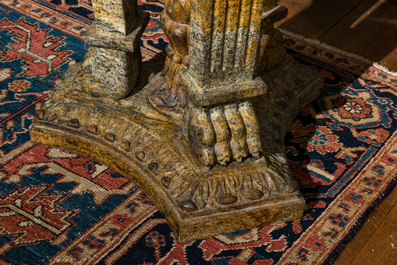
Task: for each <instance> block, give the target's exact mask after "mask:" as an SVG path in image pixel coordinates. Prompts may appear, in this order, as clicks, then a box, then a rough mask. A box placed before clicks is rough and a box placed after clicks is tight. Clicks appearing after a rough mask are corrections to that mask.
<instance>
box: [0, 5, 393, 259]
mask: <svg viewBox="0 0 397 265" xmlns="http://www.w3.org/2000/svg"><path fill="white" fill-rule="evenodd" d="M139 6H140V9H141V10H144V11H147V12H149V13H150V15H151V20H150V22H149V25H148V27H147V29H146V30H145V33H144V35H143V37H142V41H141V46H142V56H143V59H144V61H150V60H159V59H162V58H164V48H165V46H166V45H167V43H168V40H167V38H166V37H165V35H164V34H163V32H162V30H161V27H160V24H159V21H160V19H159V15H160V12H161V11H162V10H163V8H164V4H163V2H162V1H156V0H142V1H140V2H139ZM92 19H93V14H92V9H91V3H90V1H89V0H62V1H61V0H31V1H29V0H2V1H1V3H0V264H2V265H3V264H4V265H5V264H59V265H61V264H84V265H87V264H329V263H332V261H333V260H334V259H335V258H336V257H337V256H338V254H339V253H340V251H341V250H342V249H343V247H344V245H345V244H346V243H347V242H348V241H349V240H350V239H351V238H352V237H353V236H354V234H355V233H356V232H357V230H358V229H359V227H360V225H361V224H362V223H363V222H364V221H365V218H366V217H367V216H368V215H369V213H370V212H371V210H372V209H373V208H374V207H375V206H376V205H378V204H379V203H380V202H381V200H382V199H383V198H384V197H385V196H386V195H387V194H388V193H389V192H390V191H391V190H392V188H393V187H394V186H395V184H396V176H397V163H396V160H397V132H396V131H397V130H396V129H397V115H396V113H397V75H396V74H393V73H390V72H388V71H387V70H385V69H384V68H382V67H381V66H379V65H371V64H369V63H368V62H366V61H365V60H363V59H361V58H357V57H355V56H353V55H349V54H346V53H344V52H342V51H339V50H335V49H332V48H330V47H327V46H325V45H322V44H320V43H317V42H314V41H309V40H306V39H304V38H301V37H298V36H295V35H294V34H292V33H288V32H283V35H284V44H285V45H286V47H287V49H288V53H289V54H290V56H292V58H293V59H294V60H296V61H298V62H300V63H302V64H306V65H310V66H313V67H316V68H317V69H318V71H319V73H320V74H321V75H322V76H323V77H324V80H325V85H324V89H323V91H322V94H321V96H320V97H319V98H318V99H317V100H315V101H313V102H312V103H311V104H310V105H308V106H307V107H305V108H304V109H303V110H302V111H301V113H300V114H299V115H298V117H297V118H296V119H295V121H294V122H293V124H292V127H291V128H290V130H289V132H288V134H287V137H286V139H285V143H286V151H287V155H288V160H289V163H290V165H291V169H292V171H293V175H294V177H295V178H296V180H297V181H298V183H299V186H300V189H301V191H302V193H303V195H304V198H305V200H306V203H307V209H306V211H305V214H304V216H303V217H302V218H301V219H300V220H296V221H293V222H287V223H279V224H274V225H270V226H265V227H260V228H256V229H252V230H247V231H242V232H237V233H231V234H225V235H220V236H216V237H212V238H206V239H203V240H197V241H191V242H187V243H179V242H177V241H176V240H175V237H174V235H173V233H172V232H171V230H170V228H169V226H168V224H167V223H166V221H165V219H164V218H163V216H162V215H161V213H160V212H159V211H158V210H157V209H156V207H155V206H154V205H153V204H152V202H151V201H150V199H149V198H148V197H147V196H146V195H145V194H143V193H142V192H141V190H140V189H139V188H138V187H137V186H136V185H135V184H134V183H133V182H131V181H130V180H129V179H127V178H126V177H124V176H122V175H120V174H119V173H117V172H115V171H114V170H112V169H111V168H108V167H107V166H105V165H102V164H100V163H98V162H95V161H92V160H90V159H86V158H84V157H81V156H79V155H76V154H72V153H68V152H64V151H61V150H59V149H55V148H48V147H44V146H40V145H35V144H33V143H32V142H31V141H30V138H29V132H28V128H29V125H30V124H31V123H32V121H33V119H34V113H35V109H37V108H38V107H39V106H40V105H41V104H43V102H45V100H46V99H47V93H48V91H49V90H51V89H52V88H53V87H54V85H55V82H56V80H57V79H58V78H61V77H62V75H63V73H64V72H65V70H66V69H67V65H68V63H70V62H71V61H72V60H79V61H82V60H83V58H84V54H85V52H86V51H87V48H88V47H87V46H85V44H84V41H83V36H84V34H85V31H86V30H87V29H88V27H89V25H90V24H91V21H92Z"/></svg>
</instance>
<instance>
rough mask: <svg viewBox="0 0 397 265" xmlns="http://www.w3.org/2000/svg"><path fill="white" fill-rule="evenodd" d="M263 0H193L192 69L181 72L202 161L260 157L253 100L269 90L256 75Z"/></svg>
mask: <svg viewBox="0 0 397 265" xmlns="http://www.w3.org/2000/svg"><path fill="white" fill-rule="evenodd" d="M263 8H264V6H263V1H262V0H253V1H248V0H228V1H226V0H209V1H202V0H191V20H190V39H189V44H190V46H189V69H188V70H184V71H180V72H179V73H178V75H179V80H180V82H181V84H182V85H183V87H184V89H185V90H186V92H187V94H188V97H189V111H190V112H189V121H188V138H189V142H190V144H191V147H192V149H193V151H194V152H195V153H196V156H197V158H198V159H199V161H200V162H201V163H202V164H204V165H213V164H215V163H220V164H223V165H226V164H227V163H228V162H231V161H232V160H236V161H242V160H243V159H244V158H245V157H247V156H249V155H253V156H255V157H259V155H260V153H261V142H260V137H259V126H258V122H257V120H256V116H255V112H254V110H253V107H252V104H251V101H250V98H252V97H255V96H259V95H263V94H265V93H266V89H267V87H266V84H265V83H264V82H263V81H262V79H260V78H255V77H254V68H255V61H256V53H257V49H258V42H259V33H260V25H261V15H262V12H263Z"/></svg>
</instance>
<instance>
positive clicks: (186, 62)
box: [182, 55, 189, 66]
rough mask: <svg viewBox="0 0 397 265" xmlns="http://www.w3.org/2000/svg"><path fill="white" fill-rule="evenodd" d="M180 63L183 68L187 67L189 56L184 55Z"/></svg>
mask: <svg viewBox="0 0 397 265" xmlns="http://www.w3.org/2000/svg"><path fill="white" fill-rule="evenodd" d="M182 63H183V64H184V65H185V66H189V55H186V56H185V57H183V58H182Z"/></svg>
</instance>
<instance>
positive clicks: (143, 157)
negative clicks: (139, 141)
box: [135, 151, 145, 162]
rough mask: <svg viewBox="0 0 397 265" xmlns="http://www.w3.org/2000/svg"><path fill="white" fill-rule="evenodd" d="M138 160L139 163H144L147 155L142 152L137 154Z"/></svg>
mask: <svg viewBox="0 0 397 265" xmlns="http://www.w3.org/2000/svg"><path fill="white" fill-rule="evenodd" d="M135 156H136V158H138V160H139V161H141V162H143V160H144V159H145V153H144V152H142V151H139V152H136V153H135Z"/></svg>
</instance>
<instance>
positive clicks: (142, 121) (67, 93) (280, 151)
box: [30, 0, 322, 241]
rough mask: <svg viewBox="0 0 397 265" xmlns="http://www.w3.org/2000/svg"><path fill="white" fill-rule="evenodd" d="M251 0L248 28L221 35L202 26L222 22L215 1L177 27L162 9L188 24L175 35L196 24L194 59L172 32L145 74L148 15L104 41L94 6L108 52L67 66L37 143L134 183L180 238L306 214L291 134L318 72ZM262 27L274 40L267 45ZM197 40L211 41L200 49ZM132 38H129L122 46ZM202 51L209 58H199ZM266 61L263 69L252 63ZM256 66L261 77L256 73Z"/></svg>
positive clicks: (316, 85) (40, 119) (44, 112)
mask: <svg viewBox="0 0 397 265" xmlns="http://www.w3.org/2000/svg"><path fill="white" fill-rule="evenodd" d="M101 1H102V0H101ZM101 1H99V0H97V1H96V2H98V3H102V2H101ZM214 1H222V0H214ZM116 2H117V1H116ZM243 2H244V1H243ZM254 2H255V3H253V4H252V9H250V8H251V5H250V3H248V2H247V3H242V4H241V8H243V9H242V10H243V11H241V12H240V13H239V14H240V18H239V19H240V21H241V23H237V25H234V24H233V23H232V22H230V23H229V22H226V24H225V25H224V27H223V26H222V23H223V22H222V23H221V22H219V23H218V24H217V25H216V27H218V28H215V30H213V31H208V30H206V29H207V27H209V28H211V27H212V26H214V25H207V24H205V23H207V22H203V20H202V17H200V15H205V16H207V15H208V14H206V13H205V10H204V9H205V6H204V7H203V8H204V9H202V8H201V9H200V8H199V7H200V5H208V3H207V2H205V3H204V2H203V1H201V0H192V5H193V6H194V8H192V13H193V14H192V20H191V21H189V19H190V17H189V19H185V20H183V21H182V22H184V23H187V24H183V25H184V26H183V25H182V24H181V23H180V22H173V20H172V19H176V17H177V16H176V17H175V16H174V17H173V16H172V15H170V14H168V15H167V14H166V15H163V19H162V21H166V24H167V23H168V24H167V25H168V26H165V27H166V28H165V29H166V32H168V33H169V34H171V33H175V32H176V30H172V28H173V27H176V26H175V25H174V24H175V23H179V24H181V25H182V26H180V25H179V24H178V25H179V26H178V27H179V29H181V28H182V29H183V30H181V31H178V32H179V33H178V34H180V35H178V36H179V37H181V36H182V37H183V36H185V37H184V39H185V40H186V39H187V38H188V36H187V35H186V34H188V33H189V31H188V30H189V25H188V24H189V23H190V27H194V28H195V31H190V46H189V54H190V55H191V56H190V62H189V56H188V55H187V50H188V49H187V47H186V45H187V43H186V42H182V43H181V42H179V44H178V42H177V41H175V39H173V38H176V37H175V36H176V35H175V34H176V33H175V34H174V35H172V34H171V35H170V36H169V38H170V40H171V44H172V43H173V45H174V46H170V47H168V48H167V54H168V57H167V60H166V62H165V68H164V70H162V71H161V72H160V71H157V70H155V69H161V68H162V66H161V65H160V66H159V65H156V64H143V65H142V67H140V72H141V74H140V79H139V80H138V81H136V78H135V77H136V76H137V72H136V71H137V67H138V66H137V65H138V64H137V63H136V58H138V57H137V56H139V49H137V47H136V43H137V38H139V34H141V32H142V28H143V27H144V25H145V23H146V22H147V20H146V18H145V16H144V15H143V14H139V13H137V12H136V8H135V9H134V8H132V10H133V14H135V16H136V17H135V20H133V21H135V22H134V23H133V22H131V21H130V22H129V23H130V24H131V25H133V27H132V28H133V30H132V31H125V32H124V35H126V37H122V36H123V34H121V37H120V34H118V33H117V34H116V33H114V34H113V33H112V34H113V35H111V36H113V37H111V38H109V39H106V37H105V36H106V34H104V33H103V32H104V31H106V27H104V28H102V29H100V30H99V29H96V28H95V27H98V25H101V23H100V22H101V19H103V17H105V18H106V16H103V14H102V13H101V12H98V13H99V14H100V16H99V19H98V21H97V23H96V24H95V25H96V26H95V25H94V26H93V28H91V30H90V35H89V39H88V41H90V43H91V44H92V45H94V46H95V45H96V47H94V48H93V49H96V50H99V49H100V52H101V55H98V52H97V53H88V54H87V56H86V59H85V61H84V62H82V63H79V62H74V63H71V64H70V65H69V69H68V70H67V72H66V73H65V75H64V77H63V79H62V80H59V81H58V82H57V84H56V88H55V89H54V90H53V91H51V93H50V95H49V99H48V101H47V102H46V103H45V104H44V106H43V107H42V109H40V110H38V111H37V113H36V119H35V121H34V122H33V124H32V126H31V128H30V134H31V138H32V141H34V142H36V143H39V144H44V145H48V146H53V147H57V148H61V149H64V150H68V151H71V152H75V153H79V154H81V155H83V156H86V157H89V158H92V159H95V160H97V161H99V162H102V163H103V164H106V165H107V166H109V167H111V168H113V169H115V170H116V171H118V172H120V173H121V174H123V175H124V176H126V177H129V178H131V179H132V180H133V181H134V182H135V183H136V184H137V185H138V186H139V187H140V188H141V189H142V190H143V191H144V192H145V193H146V195H148V196H149V197H150V198H151V200H152V201H153V203H154V204H155V205H156V206H157V207H158V209H159V210H160V211H161V212H162V213H163V215H164V217H165V218H166V219H167V220H168V223H169V225H170V227H171V228H172V230H173V232H174V233H175V236H176V238H177V239H178V240H180V241H189V240H193V239H199V238H204V237H208V236H213V235H218V234H223V233H230V232H235V231H239V230H245V229H250V228H254V227H259V226H263V225H267V224H270V223H274V222H282V221H288V220H294V219H297V218H299V217H300V216H301V215H302V214H303V210H304V207H305V203H304V200H303V198H302V196H301V194H300V191H299V189H298V186H297V183H296V182H295V181H294V179H293V176H292V175H291V171H290V169H289V166H288V164H287V160H286V155H285V151H284V144H283V141H284V136H285V133H286V130H287V129H288V127H289V125H290V124H291V122H292V121H293V119H294V117H295V116H296V115H297V113H298V112H299V110H300V109H301V108H302V107H304V106H305V105H306V104H308V103H309V102H311V101H312V100H313V99H315V98H316V97H317V96H318V94H319V91H320V88H321V86H322V79H321V78H320V76H319V75H318V74H317V71H316V69H312V68H309V67H307V66H303V65H300V64H298V63H296V62H295V61H293V60H292V59H291V58H290V57H288V56H285V50H283V49H282V47H280V46H279V45H276V44H277V43H278V44H280V42H279V41H275V40H274V38H276V39H277V36H276V35H277V34H276V33H274V28H273V27H272V25H269V23H273V22H274V21H273V20H272V18H274V17H277V15H274V13H272V12H271V11H269V10H276V11H277V8H278V10H279V7H277V8H274V3H273V5H270V6H269V7H268V9H269V10H267V9H266V8H265V9H264V7H263V6H262V1H254ZM268 2H271V1H268ZM121 3H124V2H122V1H121V0H120V4H121ZM185 3H186V2H185ZM216 3H218V2H216ZM135 4H136V3H135ZM166 4H167V3H166ZM102 5H104V4H103V3H102ZM94 7H95V5H94ZM174 7H175V5H174ZM211 7H212V5H209V8H211ZM197 8H199V9H197ZM217 8H218V9H217ZM219 8H223V5H220V4H219V5H218V4H215V7H214V10H213V12H214V14H220V13H219V12H220V9H219ZM235 8H240V6H239V5H238V3H237V2H236V3H234V4H231V6H230V7H229V9H228V12H229V13H230V12H232V13H233V12H235V10H234V11H233V9H235ZM100 10H101V9H100ZM134 10H135V11H134ZM167 10H168V9H167ZM169 10H172V9H169ZM196 11H197V12H196ZM203 11H204V13H203ZM263 11H266V12H264V13H263V15H262V18H261V17H260V16H259V14H262V12H263ZM131 12H132V11H131ZM167 12H168V11H167ZM170 12H171V11H170ZM274 12H275V11H274ZM283 12H284V11H283ZM171 13H172V12H171ZM229 13H228V14H226V17H227V18H229V16H230V17H231V19H233V16H231V15H233V14H234V13H233V14H232V13H230V14H229ZM178 14H179V13H178ZM276 14H280V12H276ZM164 16H165V18H164ZM121 17H123V16H122V15H119V16H118V18H119V20H117V21H118V23H119V24H117V25H119V26H120V24H121V25H122V24H123V23H122V22H123V20H122V19H120V18H121ZM185 18H186V17H185ZM218 19H219V17H218ZM225 19H226V18H225ZM130 20H131V19H130ZM171 20H172V21H171ZM176 20H177V19H176ZM176 20H175V21H176ZM104 21H105V22H106V19H105V20H104ZM120 21H121V22H120ZM167 21H168V22H167ZM225 21H227V20H225ZM250 21H251V22H250ZM202 22H203V23H204V24H205V25H204V24H203V23H202ZM254 22H255V23H254ZM261 23H262V24H261ZM266 23H267V24H266ZM102 24H104V25H106V23H102ZM263 24H265V26H263ZM233 25H234V26H233ZM167 27H168V28H167ZM219 27H220V28H219ZM222 27H223V28H222ZM259 27H260V28H261V30H259ZM119 28H120V27H119ZM122 28H123V27H122ZM109 30H110V28H109ZM113 31H114V29H112V31H111V32H113ZM109 32H110V31H109ZM193 32H194V34H196V35H195V36H192V34H193ZM197 32H201V33H200V34H201V35H200V34H198V33H197ZM214 32H215V33H214ZM260 32H262V33H260ZM264 32H268V33H264ZM208 33H209V35H208ZM131 34H132V35H131ZM184 34H185V35H184ZM197 34H198V35H197ZM206 34H207V35H206ZM222 34H223V35H225V36H223V35H222ZM232 34H234V35H232ZM260 34H268V35H266V37H264V39H263V40H260V37H259V36H260ZM272 34H274V35H275V36H273V35H272ZM215 35H216V36H215ZM221 35H222V36H223V37H222V36H221ZM173 36H174V37H173ZM271 36H273V37H271ZM227 38H230V39H231V40H234V39H235V38H238V40H239V41H237V42H236V45H235V47H230V45H229V43H226V42H225V43H224V39H227ZM268 38H270V41H269V40H268ZM218 39H220V40H221V43H218V42H217V41H218ZM192 41H194V44H192ZM200 42H201V44H205V43H207V44H208V43H210V44H208V45H207V46H200ZM128 43H130V44H131V43H132V44H133V45H132V46H131V47H130V48H128V47H127V48H125V45H128ZM263 43H265V44H263ZM269 43H271V45H270V44H269ZM177 44H178V45H179V46H177ZM258 44H259V46H260V49H259V55H258V56H259V57H257V56H256V51H257V48H256V47H258ZM123 45H124V46H123ZM211 45H212V46H211ZM222 45H225V46H224V48H221V50H222V49H223V52H222V51H220V50H219V47H220V46H222ZM263 45H264V46H263ZM266 45H267V46H266ZM218 46H219V47H218ZM273 46H274V47H273ZM266 47H267V48H266ZM114 50H115V51H116V52H115V53H116V55H114V57H115V58H116V59H120V61H121V62H122V63H121V64H120V63H118V61H117V60H114V58H110V60H109V61H106V60H105V61H104V62H103V63H102V62H99V63H98V61H97V60H98V58H99V59H101V58H104V57H103V54H112V53H113V51H114ZM202 54H207V55H206V56H204V57H203V58H201V57H200V56H201V55H202ZM211 54H212V55H211ZM214 54H215V55H216V54H217V57H215V55H214ZM235 54H240V55H241V56H243V55H244V56H245V57H244V56H243V57H241V58H240V57H238V58H240V59H241V61H239V60H240V59H236V60H235V59H233V60H235V61H230V60H232V59H231V58H237V57H234V56H235ZM123 58H124V59H123ZM128 58H130V59H128ZM210 58H212V59H210ZM219 58H222V60H221V61H218V59H219ZM261 58H262V59H263V60H269V61H266V63H264V61H261V60H262V59H261ZM268 58H273V59H268ZM192 60H193V61H192ZM208 60H209V61H208ZM211 60H212V61H211ZM258 60H259V61H261V63H260V64H258V63H255V61H256V62H257V61H258ZM207 63H208V64H209V65H210V67H209V68H206V64H207ZM131 65H132V66H131ZM255 65H256V66H257V67H259V68H260V69H259V70H257V71H256V72H257V73H258V72H259V73H260V74H255V73H254V68H255ZM112 67H113V68H112ZM120 67H121V70H120ZM86 69H91V70H90V71H91V72H89V73H88V72H87V71H88V70H86ZM92 69H94V70H92ZM95 69H96V70H95ZM98 69H99V70H98ZM109 69H110V71H111V72H106V71H109ZM266 69H267V70H266ZM100 71H104V73H106V74H107V75H112V73H113V74H114V78H115V79H117V80H125V82H124V81H123V82H121V81H120V82H119V81H118V82H116V83H109V82H106V80H107V81H108V79H109V78H110V77H109V78H107V79H106V78H105V79H106V80H105V82H101V81H100V77H101V75H98V78H97V79H95V78H93V75H95V74H98V72H100ZM129 71H132V72H133V74H130V72H129ZM152 72H157V74H153V73H152ZM120 73H121V76H120ZM127 77H128V78H127ZM148 77H149V78H148ZM112 78H113V77H112ZM123 78H124V79H123ZM136 83H137V84H136ZM110 89H112V91H113V92H112V91H110ZM130 91H132V94H130V95H129V96H127V97H125V96H124V94H126V93H129V92H130Z"/></svg>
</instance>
